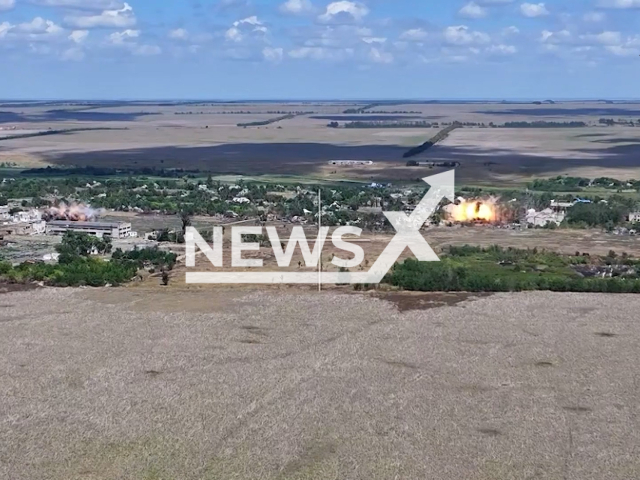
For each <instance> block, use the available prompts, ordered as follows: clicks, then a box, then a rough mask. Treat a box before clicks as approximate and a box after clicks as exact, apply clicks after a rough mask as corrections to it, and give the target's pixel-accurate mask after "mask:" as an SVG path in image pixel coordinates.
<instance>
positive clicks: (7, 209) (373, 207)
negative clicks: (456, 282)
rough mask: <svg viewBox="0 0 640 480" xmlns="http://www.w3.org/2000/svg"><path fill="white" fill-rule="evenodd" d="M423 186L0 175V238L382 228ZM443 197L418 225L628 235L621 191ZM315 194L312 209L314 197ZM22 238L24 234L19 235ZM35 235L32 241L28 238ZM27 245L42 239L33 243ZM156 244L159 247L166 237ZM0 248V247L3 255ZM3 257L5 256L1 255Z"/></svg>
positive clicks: (129, 240) (47, 242)
mask: <svg viewBox="0 0 640 480" xmlns="http://www.w3.org/2000/svg"><path fill="white" fill-rule="evenodd" d="M427 189H428V187H426V186H425V187H416V186H394V185H392V184H379V183H370V184H360V185H346V186H343V185H337V186H321V187H317V188H314V187H310V186H306V185H282V184H264V183H250V182H243V181H240V182H238V183H237V184H235V183H232V184H229V183H222V182H219V181H214V180H213V179H211V178H210V177H209V178H207V179H206V180H199V179H191V178H183V179H178V180H173V179H172V180H166V179H157V180H150V179H145V178H128V179H119V178H116V179H108V180H102V181H98V180H95V179H94V180H88V181H87V180H84V181H83V180H81V179H78V178H65V179H24V178H19V179H17V180H16V179H13V178H8V179H7V178H5V179H3V180H2V183H1V184H0V200H4V201H3V202H2V203H6V204H5V205H2V206H0V242H2V245H3V246H5V247H13V249H12V248H5V249H3V250H4V251H5V253H6V252H8V251H11V250H13V251H14V252H17V253H15V254H14V255H11V258H14V259H16V260H18V259H19V260H25V259H29V260H34V261H55V260H56V256H55V253H53V249H52V247H51V246H52V245H55V243H56V242H58V241H59V237H60V236H62V235H64V234H65V233H66V232H79V233H86V234H89V235H91V236H95V237H97V238H105V239H110V240H111V241H112V242H115V243H116V244H117V245H118V248H121V249H123V250H130V249H134V248H141V247H146V246H150V245H159V244H165V245H167V244H179V243H183V238H182V237H181V235H180V233H181V229H183V227H184V222H188V224H191V223H192V222H193V224H194V225H195V226H196V227H197V228H198V229H199V230H200V231H202V232H203V233H205V234H207V232H208V230H210V227H212V226H213V225H233V224H238V223H244V224H256V225H263V226H266V225H280V226H286V225H302V226H306V227H308V228H315V227H316V226H317V224H318V221H319V220H321V222H322V225H325V226H331V227H337V226H340V225H350V226H356V227H359V228H361V229H362V230H363V231H364V232H372V233H392V232H393V228H392V227H391V225H390V224H389V223H388V221H387V220H386V218H385V217H384V215H383V212H384V211H404V212H407V213H410V212H412V211H413V210H414V209H415V207H416V205H417V204H418V203H419V201H420V199H421V198H422V197H423V195H424V194H425V193H426V191H427ZM457 195H458V196H457V198H456V201H455V202H453V203H451V202H446V201H445V202H443V203H442V204H441V206H440V208H439V209H438V210H437V212H436V213H435V214H434V215H433V216H432V217H431V218H430V219H429V221H427V222H426V223H425V225H424V226H423V229H428V228H433V227H455V226H470V227H474V228H482V229H509V230H514V231H519V230H523V229H532V228H533V229H537V228H538V229H539V228H541V229H550V230H555V229H559V228H599V229H602V230H603V231H606V232H608V233H610V234H617V235H635V234H636V233H637V224H638V222H640V211H638V210H637V209H636V208H634V207H635V203H634V202H633V201H631V200H629V199H627V198H624V197H619V196H610V197H608V198H598V197H595V198H594V197H592V198H580V197H577V196H573V195H567V194H557V195H552V194H550V193H542V194H534V193H532V192H531V191H529V190H515V191H507V192H501V193H496V192H486V193H485V192H481V191H477V190H472V189H469V190H465V189H464V188H463V189H461V190H460V191H459V192H457ZM319 200H320V212H321V215H319V213H318V211H319V207H318V203H319ZM25 237H29V239H30V240H21V238H22V239H24V238H25ZM38 242H40V243H38ZM34 244H40V245H42V248H39V249H34V248H33V245H34ZM166 248H169V246H168V245H167V247H166ZM5 256H6V255H5ZM11 258H8V259H11Z"/></svg>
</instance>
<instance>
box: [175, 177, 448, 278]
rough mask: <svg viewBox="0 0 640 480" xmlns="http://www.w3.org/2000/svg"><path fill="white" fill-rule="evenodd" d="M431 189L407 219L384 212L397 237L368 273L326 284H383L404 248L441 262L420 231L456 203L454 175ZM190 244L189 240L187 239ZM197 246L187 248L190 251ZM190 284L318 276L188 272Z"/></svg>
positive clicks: (439, 179) (434, 179) (344, 275)
mask: <svg viewBox="0 0 640 480" xmlns="http://www.w3.org/2000/svg"><path fill="white" fill-rule="evenodd" d="M422 180H423V181H424V182H426V183H428V184H429V185H430V186H431V188H430V189H429V191H428V192H427V194H426V195H425V196H424V198H422V200H420V203H419V204H418V205H417V206H416V209H415V210H414V211H413V212H412V213H411V215H407V214H405V213H403V212H383V213H384V215H385V216H386V217H387V219H388V220H389V222H391V225H393V228H394V229H395V230H396V234H395V236H394V237H393V238H392V239H391V242H389V244H388V245H387V246H386V248H385V249H384V251H383V252H382V253H381V254H380V256H379V257H378V259H377V260H376V261H375V263H374V264H373V266H372V267H371V269H370V270H369V271H368V272H323V273H322V282H323V283H352V284H356V283H370V284H374V283H380V281H381V280H382V279H383V278H384V276H385V275H386V274H387V272H389V270H391V268H392V267H393V265H394V264H395V263H396V261H397V260H398V258H400V255H402V252H403V251H404V249H405V248H409V249H410V250H411V252H412V253H413V254H414V255H415V257H416V258H417V259H418V260H420V261H422V262H437V261H439V260H440V259H439V258H438V256H437V255H436V253H435V252H434V251H433V249H432V248H431V246H430V245H429V244H428V243H427V241H426V240H425V239H424V237H423V236H422V235H421V234H420V228H422V226H423V225H424V223H425V222H426V221H427V220H428V219H429V218H430V217H431V215H433V212H434V211H435V210H436V208H438V205H439V204H440V202H441V201H442V199H443V198H447V199H449V200H451V201H454V200H455V193H454V192H455V171H454V170H450V171H448V172H444V173H440V174H438V175H432V176H430V177H425V178H423V179H422ZM187 240H188V239H187ZM189 248H191V249H192V250H193V251H195V246H190V245H189V244H187V249H189ZM186 281H187V283H254V284H264V283H291V284H294V283H297V284H303V283H307V284H315V283H317V282H318V275H317V273H316V272H283V271H280V272H278V271H273V272H187V274H186Z"/></svg>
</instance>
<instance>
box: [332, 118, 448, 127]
mask: <svg viewBox="0 0 640 480" xmlns="http://www.w3.org/2000/svg"><path fill="white" fill-rule="evenodd" d="M327 126H328V127H330V128H340V124H339V123H338V122H331V123H329V124H328V125H327ZM434 126H437V124H433V123H431V122H427V121H425V120H416V121H395V120H394V121H389V120H380V121H357V122H347V123H345V124H344V125H343V126H342V128H432V127H434Z"/></svg>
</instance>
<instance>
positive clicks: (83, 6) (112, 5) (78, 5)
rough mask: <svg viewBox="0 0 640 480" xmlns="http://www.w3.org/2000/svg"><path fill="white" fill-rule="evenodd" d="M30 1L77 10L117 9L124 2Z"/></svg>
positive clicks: (92, 0)
mask: <svg viewBox="0 0 640 480" xmlns="http://www.w3.org/2000/svg"><path fill="white" fill-rule="evenodd" d="M29 3H33V4H34V5H40V6H42V7H53V8H58V7H59V8H74V9H77V10H93V11H99V12H100V11H103V10H117V9H119V8H122V6H123V3H122V2H121V1H119V0H29Z"/></svg>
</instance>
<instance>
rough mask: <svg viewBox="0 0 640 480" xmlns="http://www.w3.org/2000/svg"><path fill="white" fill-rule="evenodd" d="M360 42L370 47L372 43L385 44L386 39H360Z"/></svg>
mask: <svg viewBox="0 0 640 480" xmlns="http://www.w3.org/2000/svg"><path fill="white" fill-rule="evenodd" d="M362 41H363V42H364V43H368V44H370V45H371V44H374V43H379V44H383V43H387V39H386V38H385V37H362Z"/></svg>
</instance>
